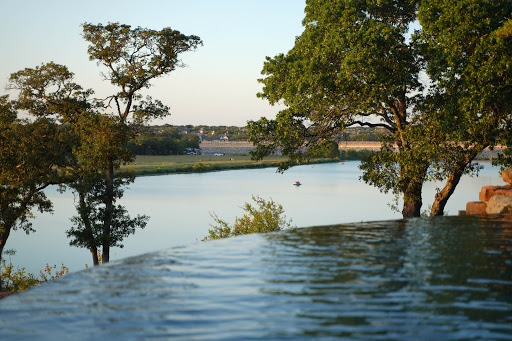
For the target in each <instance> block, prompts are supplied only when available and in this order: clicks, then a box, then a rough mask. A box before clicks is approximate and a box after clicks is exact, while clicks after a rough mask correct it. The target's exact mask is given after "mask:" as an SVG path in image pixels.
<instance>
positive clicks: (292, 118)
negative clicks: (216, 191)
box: [248, 0, 510, 217]
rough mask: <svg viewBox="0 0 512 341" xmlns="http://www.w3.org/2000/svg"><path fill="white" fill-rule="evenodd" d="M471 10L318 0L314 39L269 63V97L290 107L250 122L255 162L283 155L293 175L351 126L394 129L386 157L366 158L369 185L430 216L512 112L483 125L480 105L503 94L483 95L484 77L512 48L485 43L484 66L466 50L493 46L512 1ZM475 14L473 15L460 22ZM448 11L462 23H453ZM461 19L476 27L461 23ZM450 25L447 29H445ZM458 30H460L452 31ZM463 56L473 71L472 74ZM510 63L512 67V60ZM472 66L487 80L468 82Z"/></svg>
mask: <svg viewBox="0 0 512 341" xmlns="http://www.w3.org/2000/svg"><path fill="white" fill-rule="evenodd" d="M460 3H461V2H457V4H460ZM465 3H466V7H464V6H462V5H460V6H462V7H461V8H458V7H457V6H459V5H455V4H452V2H450V1H423V2H420V1H414V0H399V1H348V0H347V1H345V0H325V1H324V0H322V1H320V0H308V1H306V9H305V13H306V15H305V18H304V20H303V26H304V32H303V33H302V34H301V35H300V36H299V37H297V38H296V41H295V45H294V47H293V48H292V49H291V50H290V51H288V53H286V54H279V55H277V56H275V57H273V58H269V57H267V59H266V62H265V63H264V67H263V71H262V74H263V75H264V76H265V78H263V79H261V80H260V82H261V83H262V84H263V90H262V92H261V93H260V94H258V95H259V96H260V97H262V98H265V99H267V100H268V101H269V102H270V103H271V104H275V103H278V102H281V103H283V104H284V105H285V106H286V108H285V109H284V110H282V111H281V112H279V113H278V114H277V116H276V118H275V119H273V120H269V119H265V118H262V119H260V120H259V121H255V122H254V121H250V122H249V123H248V125H249V128H250V130H251V140H252V141H253V142H255V143H257V151H256V152H255V153H254V154H253V156H254V157H255V158H261V157H264V156H266V155H268V154H270V153H272V152H274V151H275V150H276V149H278V148H279V149H281V150H282V152H283V153H284V154H286V155H289V156H290V161H289V162H288V163H287V164H283V167H282V168H283V169H285V168H286V167H288V166H290V165H293V164H294V163H296V162H301V161H302V160H304V159H307V158H308V157H309V156H310V152H311V151H312V150H314V149H315V146H316V145H318V144H319V143H322V141H325V140H329V139H332V138H333V136H336V135H339V133H340V131H343V130H344V129H346V128H347V127H351V126H369V127H382V128H385V129H386V130H388V131H389V133H390V134H389V135H387V136H384V137H383V142H384V144H383V149H382V150H381V151H380V152H379V153H376V154H374V155H372V156H371V157H370V158H369V159H368V160H366V161H365V162H363V164H362V169H363V177H362V178H363V180H364V181H366V182H368V183H369V184H372V185H374V186H377V187H378V188H380V189H381V190H383V191H393V192H394V193H396V194H401V195H402V196H403V200H404V206H403V209H402V214H403V216H404V217H411V216H419V215H420V209H421V206H422V195H421V190H422V186H423V183H424V182H425V181H426V180H427V179H429V178H437V179H440V178H441V179H447V178H448V179H449V177H450V176H452V175H454V174H455V175H454V176H455V177H457V176H458V177H459V178H460V175H461V174H462V173H464V172H468V168H467V166H468V165H469V162H470V161H471V160H472V159H473V158H474V156H476V155H477V154H478V152H479V151H481V150H482V148H485V147H486V146H489V145H493V144H495V143H496V140H495V137H496V136H497V132H496V131H493V130H490V129H484V128H485V127H486V126H485V124H486V123H485V122H487V126H495V125H493V124H494V123H495V122H497V121H496V120H500V119H502V120H503V119H504V118H505V117H506V116H507V115H510V110H509V109H507V110H508V111H506V112H502V113H499V114H498V115H497V113H496V112H489V115H490V116H492V117H493V120H494V121H488V120H487V119H480V118H481V116H482V115H483V113H484V111H485V110H486V109H484V108H483V107H479V108H477V107H475V106H471V103H473V102H474V101H476V100H477V99H478V101H479V103H483V102H482V101H484V97H485V98H488V99H489V100H491V98H494V99H498V98H497V97H496V96H494V97H493V96H490V97H488V95H489V94H490V93H492V92H493V91H495V89H494V90H490V92H489V94H488V95H485V96H483V95H482V94H481V92H482V91H483V90H484V89H485V88H482V87H483V86H484V84H482V79H481V78H480V76H479V75H478V74H479V73H482V70H481V67H482V66H483V65H482V64H481V63H479V62H478V61H479V60H482V58H483V57H484V54H485V53H484V51H485V52H487V53H490V54H492V55H493V57H492V58H491V59H493V58H494V57H495V56H498V55H503V56H504V55H507V54H508V52H503V51H502V49H503V47H505V46H503V45H501V46H499V44H498V45H494V46H493V45H492V44H490V45H489V44H483V45H482V53H481V54H480V57H476V58H474V59H472V58H468V55H467V51H465V50H464V49H465V48H466V47H468V48H469V46H473V47H474V46H477V45H479V44H481V41H480V40H478V39H482V41H483V40H486V38H485V37H487V36H486V34H488V33H489V32H492V31H493V30H496V29H498V28H499V27H500V25H503V24H504V23H505V22H507V20H509V19H510V8H509V7H510V4H509V2H507V1H501V2H498V3H496V5H495V6H486V5H485V4H486V3H487V1H466V2H465ZM476 3H478V4H479V5H475V4H476ZM471 4H472V5H471ZM436 6H437V9H435V7H436ZM464 10H468V11H472V12H473V13H472V15H469V16H466V14H464V15H460V13H462V12H464ZM443 11H445V12H446V13H449V14H451V15H453V18H450V16H449V15H447V16H443V15H442V12H443ZM457 13H459V14H457ZM464 13H466V12H464ZM496 16H498V17H500V19H496V18H493V19H492V20H493V22H494V23H495V25H494V26H490V27H486V26H485V24H482V25H480V26H481V27H480V26H479V29H477V30H472V29H471V26H470V23H471V22H472V19H475V18H479V19H482V20H483V22H485V23H490V22H491V21H489V20H490V17H496ZM455 19H457V20H461V21H464V23H465V25H464V26H463V27H460V26H457V25H458V22H457V21H456V20H455ZM418 20H419V23H420V24H421V27H419V26H418V25H417V24H418ZM442 20H445V23H444V24H442ZM427 22H428V23H427ZM429 25H430V26H429ZM443 25H444V26H443ZM423 27H426V28H425V29H423ZM439 27H446V31H442V32H438V31H436V30H437V29H438V28H439ZM453 27H460V30H458V31H457V30H452V31H455V32H452V31H450V28H453ZM415 28H417V29H416V31H415V32H413V31H414V29H415ZM500 32H501V31H500ZM462 34H466V35H467V36H468V38H469V37H473V38H474V39H465V37H464V36H462ZM441 36H442V37H443V38H442V39H439V37H441ZM447 36H450V38H446V37H447ZM475 39H476V40H475ZM507 39H508V40H507ZM505 40H507V41H508V42H507V43H506V44H509V43H510V40H509V38H502V43H501V44H503V43H504V41H505ZM452 42H453V44H452ZM455 42H456V43H455ZM476 43H477V44H476ZM443 44H446V48H444V47H443ZM466 45H467V46H466ZM450 49H451V50H450ZM477 50H478V49H477ZM498 50H499V51H500V52H498ZM508 50H510V49H508ZM495 52H496V53H495ZM457 53H458V54H459V56H458V57H457V56H455V54H457ZM462 57H464V58H466V60H465V63H463V64H464V65H465V66H461V65H462V64H461V63H462V62H461V58H462ZM450 60H451V62H449V61H450ZM500 60H501V59H500ZM489 61H490V60H489ZM500 63H505V64H506V58H504V59H502V60H501V62H500ZM490 64H491V63H489V64H488V66H489V67H490ZM455 66H457V68H455ZM461 67H462V68H465V69H467V70H468V71H469V69H468V68H471V69H473V70H474V71H475V72H476V73H474V74H473V76H471V77H470V76H469V74H467V76H466V74H465V73H460V70H461ZM500 68H501V67H500V66H497V67H496V68H495V70H499V69H500ZM505 69H506V68H505ZM450 73H452V75H451V76H449V74H450ZM503 76H504V78H503V79H502V80H504V81H505V82H504V84H509V82H510V81H509V80H507V79H510V78H509V75H503ZM450 77H451V78H450ZM507 77H508V78H507ZM443 79H452V81H451V82H448V81H443ZM455 80H458V81H459V83H456V82H455ZM487 82H489V83H488V84H492V82H493V80H492V79H491V78H490V79H488V80H487ZM464 84H465V85H464ZM470 84H472V85H471V87H470ZM486 84H487V83H486ZM489 86H490V87H492V85H489ZM472 89H473V90H472ZM502 90H504V89H503V88H502V89H500V90H499V91H502ZM461 94H463V96H460V95H461ZM475 96H477V97H478V96H480V97H479V98H477V97H475ZM507 98H510V96H509V97H507ZM462 101H466V103H467V104H464V103H463V102H462ZM470 109H471V110H470ZM456 113H457V115H456ZM484 116H485V115H484ZM498 117H500V118H498ZM476 121H478V124H476V125H475V122H476ZM479 134H480V135H485V136H489V138H488V139H487V140H486V141H487V142H486V143H479V142H477V141H478V137H479ZM459 142H464V143H463V144H462V146H461V148H460V149H455V151H457V152H456V153H455V152H453V151H454V148H453V146H459ZM457 181H458V180H457ZM457 181H452V184H451V185H454V184H455V185H456V182H457ZM452 187H453V186H451V188H452ZM451 188H450V190H451ZM453 188H454V187H453ZM449 195H451V194H446V195H444V194H442V195H441V196H442V197H443V198H447V197H449ZM437 199H438V197H436V200H437ZM439 200H441V197H439ZM440 204H441V205H443V203H441V202H440ZM441 211H442V209H441ZM437 212H439V210H438V211H437Z"/></svg>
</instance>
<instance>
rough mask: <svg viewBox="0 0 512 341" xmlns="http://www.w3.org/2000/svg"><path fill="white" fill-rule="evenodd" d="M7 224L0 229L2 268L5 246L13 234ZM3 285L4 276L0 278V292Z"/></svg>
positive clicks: (0, 260) (0, 261)
mask: <svg viewBox="0 0 512 341" xmlns="http://www.w3.org/2000/svg"><path fill="white" fill-rule="evenodd" d="M6 225H7V224H4V225H3V226H2V227H0V231H2V232H1V233H0V267H1V266H2V253H3V252H4V247H5V244H6V243H7V238H9V234H11V227H10V226H6ZM2 288H3V283H2V276H0V291H2Z"/></svg>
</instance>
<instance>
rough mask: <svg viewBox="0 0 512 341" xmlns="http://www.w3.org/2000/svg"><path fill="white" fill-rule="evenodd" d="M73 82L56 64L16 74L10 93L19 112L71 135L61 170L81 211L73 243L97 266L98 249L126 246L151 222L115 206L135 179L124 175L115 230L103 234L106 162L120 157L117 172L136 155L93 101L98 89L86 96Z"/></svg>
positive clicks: (117, 189)
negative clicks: (126, 241)
mask: <svg viewBox="0 0 512 341" xmlns="http://www.w3.org/2000/svg"><path fill="white" fill-rule="evenodd" d="M73 78H74V75H73V73H72V72H70V71H69V70H68V69H67V67H65V66H63V65H58V64H55V63H53V62H51V63H47V64H43V65H41V66H37V67H35V68H26V69H24V70H21V71H18V72H16V73H13V74H12V75H11V77H10V83H9V88H10V89H15V90H17V91H18V92H19V95H18V99H17V101H16V105H17V107H18V108H20V109H23V110H26V111H27V112H28V113H29V114H31V115H33V116H35V117H37V118H38V120H42V119H51V120H55V121H56V122H58V123H59V124H60V129H61V130H62V132H65V133H66V134H67V135H66V136H67V138H68V140H67V143H68V144H67V148H68V149H67V150H68V154H67V155H66V159H65V161H66V163H65V164H61V165H60V169H59V172H60V174H62V175H64V176H63V177H62V178H61V179H60V181H61V182H62V183H63V184H64V183H65V184H66V185H67V187H69V188H71V189H72V190H73V191H74V193H75V197H76V201H77V202H76V208H77V212H78V216H76V217H73V219H72V222H73V223H74V226H73V227H72V228H71V229H70V230H69V231H68V236H69V237H70V238H72V239H71V241H70V244H71V245H75V246H79V247H86V248H87V249H89V250H90V251H91V253H92V257H93V263H94V264H95V265H97V264H98V259H97V249H98V246H102V245H109V246H122V243H121V241H122V239H123V238H124V237H126V236H127V235H129V234H132V233H134V232H135V228H136V227H139V228H143V227H145V225H146V221H147V217H145V216H142V217H140V216H137V217H136V218H133V219H132V218H130V216H129V215H128V214H127V212H126V210H125V209H124V207H122V206H120V205H115V202H116V200H118V199H120V198H121V197H122V194H123V189H122V187H123V186H125V185H127V184H129V183H130V182H132V181H133V180H134V177H133V176H131V175H129V174H124V173H118V175H117V177H116V179H115V182H114V185H113V193H114V195H113V203H112V205H113V210H114V212H113V219H112V227H111V228H110V230H109V234H108V235H105V234H104V233H103V230H102V231H101V233H100V232H98V228H97V226H98V224H99V221H101V222H103V220H104V217H105V212H106V209H105V207H106V200H105V198H106V196H105V187H106V186H105V169H107V168H108V166H109V163H108V161H106V159H108V157H109V156H111V155H115V157H116V160H115V163H114V167H115V168H117V167H118V166H119V164H120V162H122V161H127V160H131V159H132V154H131V153H130V152H129V151H128V150H127V149H126V148H125V146H124V145H123V144H121V143H120V141H122V139H121V138H119V136H122V135H123V134H126V133H125V131H124V130H125V129H126V128H125V127H124V126H121V125H119V123H118V122H117V120H115V119H114V118H112V117H109V116H105V115H102V114H101V113H100V112H98V107H101V105H102V103H101V102H98V101H96V100H91V99H90V98H89V96H90V95H92V94H93V92H92V90H86V91H84V90H83V89H82V87H81V86H80V85H78V84H76V83H75V82H74V81H73ZM13 143H14V141H13Z"/></svg>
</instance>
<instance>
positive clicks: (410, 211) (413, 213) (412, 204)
mask: <svg viewBox="0 0 512 341" xmlns="http://www.w3.org/2000/svg"><path fill="white" fill-rule="evenodd" d="M422 187H423V186H422V183H419V184H409V186H408V187H407V189H406V190H405V191H404V192H403V194H404V206H403V209H402V217H404V218H413V217H419V216H421V205H422V204H423V202H422V199H421V189H422Z"/></svg>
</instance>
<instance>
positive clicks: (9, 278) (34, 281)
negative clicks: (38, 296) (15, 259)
mask: <svg viewBox="0 0 512 341" xmlns="http://www.w3.org/2000/svg"><path fill="white" fill-rule="evenodd" d="M4 254H7V255H13V254H15V251H14V250H6V251H5V252H4ZM54 270H55V273H53V271H54ZM67 273H68V268H67V267H65V266H64V265H62V266H61V268H60V270H57V265H53V266H50V265H48V264H46V267H45V268H44V269H43V270H41V271H39V278H38V277H36V276H35V275H34V274H32V273H27V272H26V270H25V268H20V267H19V266H17V267H16V269H15V268H14V265H13V264H12V263H11V262H9V264H7V263H6V262H5V261H4V260H2V264H0V275H1V276H2V288H1V289H2V291H8V292H22V291H25V290H27V289H30V288H32V287H34V286H36V285H39V284H41V283H45V282H48V281H51V280H54V279H56V278H59V277H62V276H64V275H67Z"/></svg>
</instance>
